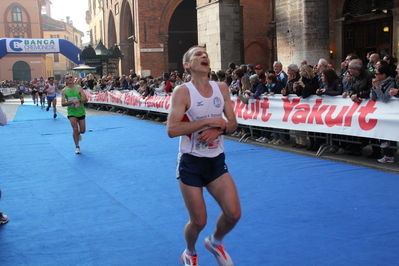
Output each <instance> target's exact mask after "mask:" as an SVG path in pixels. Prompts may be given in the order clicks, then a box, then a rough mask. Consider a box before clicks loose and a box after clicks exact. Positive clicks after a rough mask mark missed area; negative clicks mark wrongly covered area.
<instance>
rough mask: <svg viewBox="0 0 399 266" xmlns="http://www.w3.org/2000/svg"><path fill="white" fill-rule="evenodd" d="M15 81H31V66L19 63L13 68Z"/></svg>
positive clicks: (22, 62)
mask: <svg viewBox="0 0 399 266" xmlns="http://www.w3.org/2000/svg"><path fill="white" fill-rule="evenodd" d="M12 78H13V80H17V81H19V80H23V81H31V71H30V66H29V64H28V63H26V62H25V61H18V62H15V64H14V65H13V66H12Z"/></svg>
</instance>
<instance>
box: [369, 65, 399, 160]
mask: <svg viewBox="0 0 399 266" xmlns="http://www.w3.org/2000/svg"><path fill="white" fill-rule="evenodd" d="M372 84H373V86H372V90H371V92H370V98H371V100H373V101H378V100H380V101H382V102H384V103H386V102H388V100H389V98H390V97H391V96H390V95H389V93H390V91H391V89H392V88H394V87H395V86H396V83H395V79H394V78H392V77H391V70H390V67H389V66H388V64H387V65H385V66H380V67H379V68H377V69H376V72H375V78H374V79H373V82H372ZM380 142H381V145H380V148H381V149H382V153H383V157H382V158H380V159H378V160H377V161H378V162H379V163H393V162H394V161H395V159H394V157H393V156H394V152H395V150H396V141H392V142H390V141H387V140H381V141H380ZM392 147H395V148H392Z"/></svg>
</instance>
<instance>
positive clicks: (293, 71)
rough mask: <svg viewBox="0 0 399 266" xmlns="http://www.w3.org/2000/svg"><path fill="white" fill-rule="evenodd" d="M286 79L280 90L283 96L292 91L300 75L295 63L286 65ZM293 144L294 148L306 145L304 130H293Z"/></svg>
mask: <svg viewBox="0 0 399 266" xmlns="http://www.w3.org/2000/svg"><path fill="white" fill-rule="evenodd" d="M287 74H288V81H287V85H285V88H284V89H283V90H282V91H281V94H282V95H283V96H287V95H288V94H293V93H294V88H293V87H294V83H295V82H298V81H299V78H300V77H301V76H300V75H299V68H298V66H297V65H296V64H291V65H289V66H288V67H287ZM294 134H295V144H294V145H292V147H294V148H298V149H302V148H306V147H307V141H306V132H305V131H301V130H294Z"/></svg>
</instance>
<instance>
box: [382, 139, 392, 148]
mask: <svg viewBox="0 0 399 266" xmlns="http://www.w3.org/2000/svg"><path fill="white" fill-rule="evenodd" d="M389 144H391V143H390V142H389V141H384V142H381V145H380V148H381V149H385V148H388V147H389Z"/></svg>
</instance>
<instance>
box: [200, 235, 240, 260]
mask: <svg viewBox="0 0 399 266" xmlns="http://www.w3.org/2000/svg"><path fill="white" fill-rule="evenodd" d="M204 245H205V247H206V248H207V249H208V250H209V251H210V252H212V253H213V255H214V256H215V258H216V261H217V262H218V264H219V266H234V263H233V261H232V260H231V258H230V256H229V254H227V252H226V251H225V250H224V245H220V246H219V247H214V246H213V245H212V243H211V237H210V236H208V237H207V238H205V240H204Z"/></svg>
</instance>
